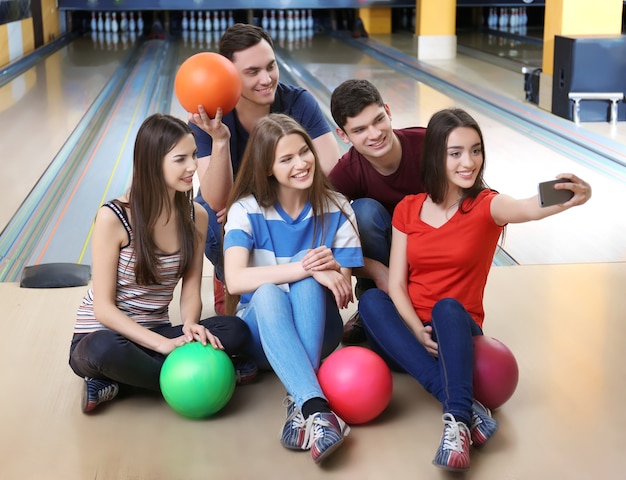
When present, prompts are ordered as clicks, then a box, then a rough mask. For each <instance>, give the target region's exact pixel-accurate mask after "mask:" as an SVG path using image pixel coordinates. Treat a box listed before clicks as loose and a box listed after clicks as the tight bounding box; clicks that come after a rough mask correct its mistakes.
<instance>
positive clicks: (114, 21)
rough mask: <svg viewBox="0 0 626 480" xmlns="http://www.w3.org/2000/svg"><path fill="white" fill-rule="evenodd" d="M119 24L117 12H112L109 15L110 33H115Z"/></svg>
mask: <svg viewBox="0 0 626 480" xmlns="http://www.w3.org/2000/svg"><path fill="white" fill-rule="evenodd" d="M119 27H120V26H119V24H118V23H117V12H113V13H112V15H111V32H112V33H117V32H118V31H119Z"/></svg>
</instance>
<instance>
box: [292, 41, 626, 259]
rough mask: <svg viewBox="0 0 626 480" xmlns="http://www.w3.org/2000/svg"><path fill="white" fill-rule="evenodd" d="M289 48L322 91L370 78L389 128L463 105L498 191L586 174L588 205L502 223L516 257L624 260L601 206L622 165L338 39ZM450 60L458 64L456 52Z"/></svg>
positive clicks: (624, 223)
mask: <svg viewBox="0 0 626 480" xmlns="http://www.w3.org/2000/svg"><path fill="white" fill-rule="evenodd" d="M288 54H289V55H290V56H291V57H292V58H293V59H294V61H297V62H302V63H303V64H305V66H306V68H307V70H308V71H309V72H310V73H311V74H312V75H313V76H314V77H315V78H316V79H317V80H318V81H320V82H321V83H322V84H324V85H325V87H326V88H327V89H328V90H329V91H332V90H333V89H334V88H335V87H336V86H337V85H338V84H339V83H341V82H342V81H343V80H345V79H348V78H366V79H369V80H371V81H372V82H373V83H374V84H376V85H377V87H378V88H379V89H380V90H381V92H382V94H383V98H384V99H385V101H386V102H387V103H388V104H389V105H390V107H391V112H392V117H393V122H394V126H395V127H404V126H410V125H426V124H427V122H428V120H429V118H430V117H431V115H432V114H433V113H434V112H436V111H437V110H439V109H442V108H447V107H450V106H458V107H461V108H464V109H466V110H468V111H469V112H470V113H471V114H472V115H473V116H474V117H475V118H476V119H477V120H478V122H479V123H480V125H481V127H482V129H483V133H484V137H485V144H486V157H487V162H488V167H487V171H486V180H487V182H488V183H489V185H490V186H491V187H492V188H495V189H497V190H499V191H501V192H503V193H508V194H510V195H512V196H514V197H518V198H523V197H527V196H532V195H534V194H535V193H536V189H537V183H538V182H540V181H544V180H549V179H551V178H553V177H554V176H555V175H556V174H558V173H560V172H573V173H576V174H577V175H579V176H580V177H582V178H584V179H585V180H587V181H589V182H590V183H591V185H592V186H593V188H594V196H593V198H592V199H591V200H590V202H589V203H587V205H585V206H583V207H579V208H575V209H572V210H570V211H568V212H565V213H563V214H561V215H557V216H555V217H551V218H549V219H545V220H543V221H540V222H531V223H525V224H520V225H509V226H508V227H507V233H506V237H505V240H504V244H503V247H504V249H505V250H506V251H507V252H508V253H509V254H510V255H511V256H512V257H513V258H514V259H515V260H517V261H518V262H519V263H521V264H549V263H587V262H615V261H624V260H626V217H624V216H623V215H620V216H613V217H611V218H607V215H606V213H605V212H610V211H612V210H613V209H614V208H615V206H616V205H620V204H621V193H622V192H623V191H624V184H625V183H626V169H625V168H623V167H620V166H617V165H616V164H609V163H606V164H604V165H598V164H597V163H594V164H592V163H585V162H584V159H583V161H578V160H577V161H574V160H572V158H573V155H571V154H570V152H569V151H568V150H567V149H566V148H564V146H563V145H561V144H559V143H558V142H557V143H553V144H547V143H544V142H540V141H538V139H537V135H536V132H535V131H534V130H533V129H532V128H526V129H520V128H519V127H518V126H517V125H515V124H513V125H508V124H505V123H503V120H502V116H501V115H500V114H499V112H497V111H495V110H494V109H488V108H484V107H482V106H479V105H477V104H475V103H474V102H472V101H471V99H470V98H468V97H467V96H463V95H459V96H455V95H452V94H450V93H449V90H445V89H443V88H441V86H438V85H434V86H433V85H427V84H425V83H422V82H419V81H416V80H414V79H413V78H410V77H408V76H405V75H403V74H401V73H400V72H398V71H397V70H396V69H394V68H391V67H390V66H388V65H387V64H384V63H382V62H379V61H378V60H376V59H374V58H372V57H371V56H368V55H367V54H365V53H364V52H363V51H362V50H359V49H356V48H353V47H351V46H350V45H347V44H346V43H343V42H342V41H341V40H339V39H337V38H333V37H327V36H315V38H314V39H313V41H312V42H311V44H310V45H309V44H300V47H299V48H292V49H291V50H289V51H288ZM449 63H450V64H453V65H455V66H456V68H459V69H462V65H463V59H462V58H457V59H456V60H455V61H453V62H449ZM459 65H460V66H459ZM450 68H454V67H450ZM501 71H502V70H501V69H498V68H496V67H493V66H488V65H485V66H483V68H482V70H481V71H480V72H479V73H477V75H480V77H481V79H482V83H481V86H482V88H489V89H493V90H496V89H498V88H500V87H499V83H498V78H499V77H498V75H499V74H501ZM490 72H491V73H490ZM491 74H493V79H494V80H491V78H492V75H491ZM461 80H462V79H459V82H460V83H462V82H461ZM508 87H509V88H510V85H508ZM519 88H520V89H521V85H520V87H519ZM443 90H445V91H446V93H444V92H443ZM500 113H501V112H500Z"/></svg>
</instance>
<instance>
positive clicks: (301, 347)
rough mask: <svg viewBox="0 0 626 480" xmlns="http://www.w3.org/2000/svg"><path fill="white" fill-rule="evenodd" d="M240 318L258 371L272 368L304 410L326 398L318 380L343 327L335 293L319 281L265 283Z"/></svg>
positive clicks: (311, 279)
mask: <svg viewBox="0 0 626 480" xmlns="http://www.w3.org/2000/svg"><path fill="white" fill-rule="evenodd" d="M238 315H239V316H240V317H241V318H242V319H243V321H244V322H246V323H247V324H248V327H249V328H250V332H251V333H252V342H250V344H249V345H250V347H249V351H248V355H249V356H250V357H251V358H252V359H254V360H255V361H256V362H257V365H258V366H259V368H262V369H266V370H268V369H272V370H274V372H275V373H276V375H277V376H278V378H279V379H280V381H281V382H282V384H283V385H284V386H285V388H286V390H287V392H288V393H289V394H290V395H292V396H293V398H294V401H295V402H296V404H297V405H298V407H299V408H302V405H303V404H304V402H306V401H307V400H310V399H311V398H314V397H321V398H325V397H324V394H323V393H322V389H321V388H320V385H319V383H318V381H317V370H318V368H319V365H320V360H321V358H322V356H323V355H328V354H330V353H331V352H332V351H333V350H334V349H335V348H336V347H337V345H338V344H339V341H340V339H341V335H342V327H343V323H342V320H341V316H340V314H339V310H338V308H337V305H336V303H335V300H334V297H333V295H332V293H331V292H330V290H328V289H327V288H325V287H324V286H322V285H321V284H319V283H318V282H317V281H316V280H315V279H314V278H305V279H304V280H300V281H298V282H294V283H291V284H290V285H289V292H285V291H284V290H281V289H280V288H279V287H278V286H277V285H275V284H273V283H266V284H264V285H261V286H260V287H259V288H257V290H256V291H255V292H254V294H253V295H252V298H251V299H250V302H249V303H248V304H247V305H245V307H244V308H243V310H241V311H239V312H238Z"/></svg>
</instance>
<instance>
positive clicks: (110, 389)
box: [82, 377, 120, 413]
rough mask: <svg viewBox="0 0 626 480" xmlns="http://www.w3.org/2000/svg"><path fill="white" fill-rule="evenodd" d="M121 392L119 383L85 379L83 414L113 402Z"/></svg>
mask: <svg viewBox="0 0 626 480" xmlns="http://www.w3.org/2000/svg"><path fill="white" fill-rule="evenodd" d="M119 391H120V387H119V385H118V384H117V382H113V381H111V380H100V379H98V378H89V377H85V381H84V383H83V399H82V409H83V413H89V412H91V411H93V410H94V409H95V408H96V407H97V406H98V405H100V404H101V403H104V402H109V401H111V400H113V399H114V398H115V397H116V396H117V394H118V393H119Z"/></svg>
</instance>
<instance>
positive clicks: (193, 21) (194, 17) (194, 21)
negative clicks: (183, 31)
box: [189, 10, 196, 32]
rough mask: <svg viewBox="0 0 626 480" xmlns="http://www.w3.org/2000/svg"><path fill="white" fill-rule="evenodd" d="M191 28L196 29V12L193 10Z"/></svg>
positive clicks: (190, 14) (190, 21)
mask: <svg viewBox="0 0 626 480" xmlns="http://www.w3.org/2000/svg"><path fill="white" fill-rule="evenodd" d="M189 30H191V31H192V32H195V31H196V12H194V11H193V10H192V11H191V12H189Z"/></svg>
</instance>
